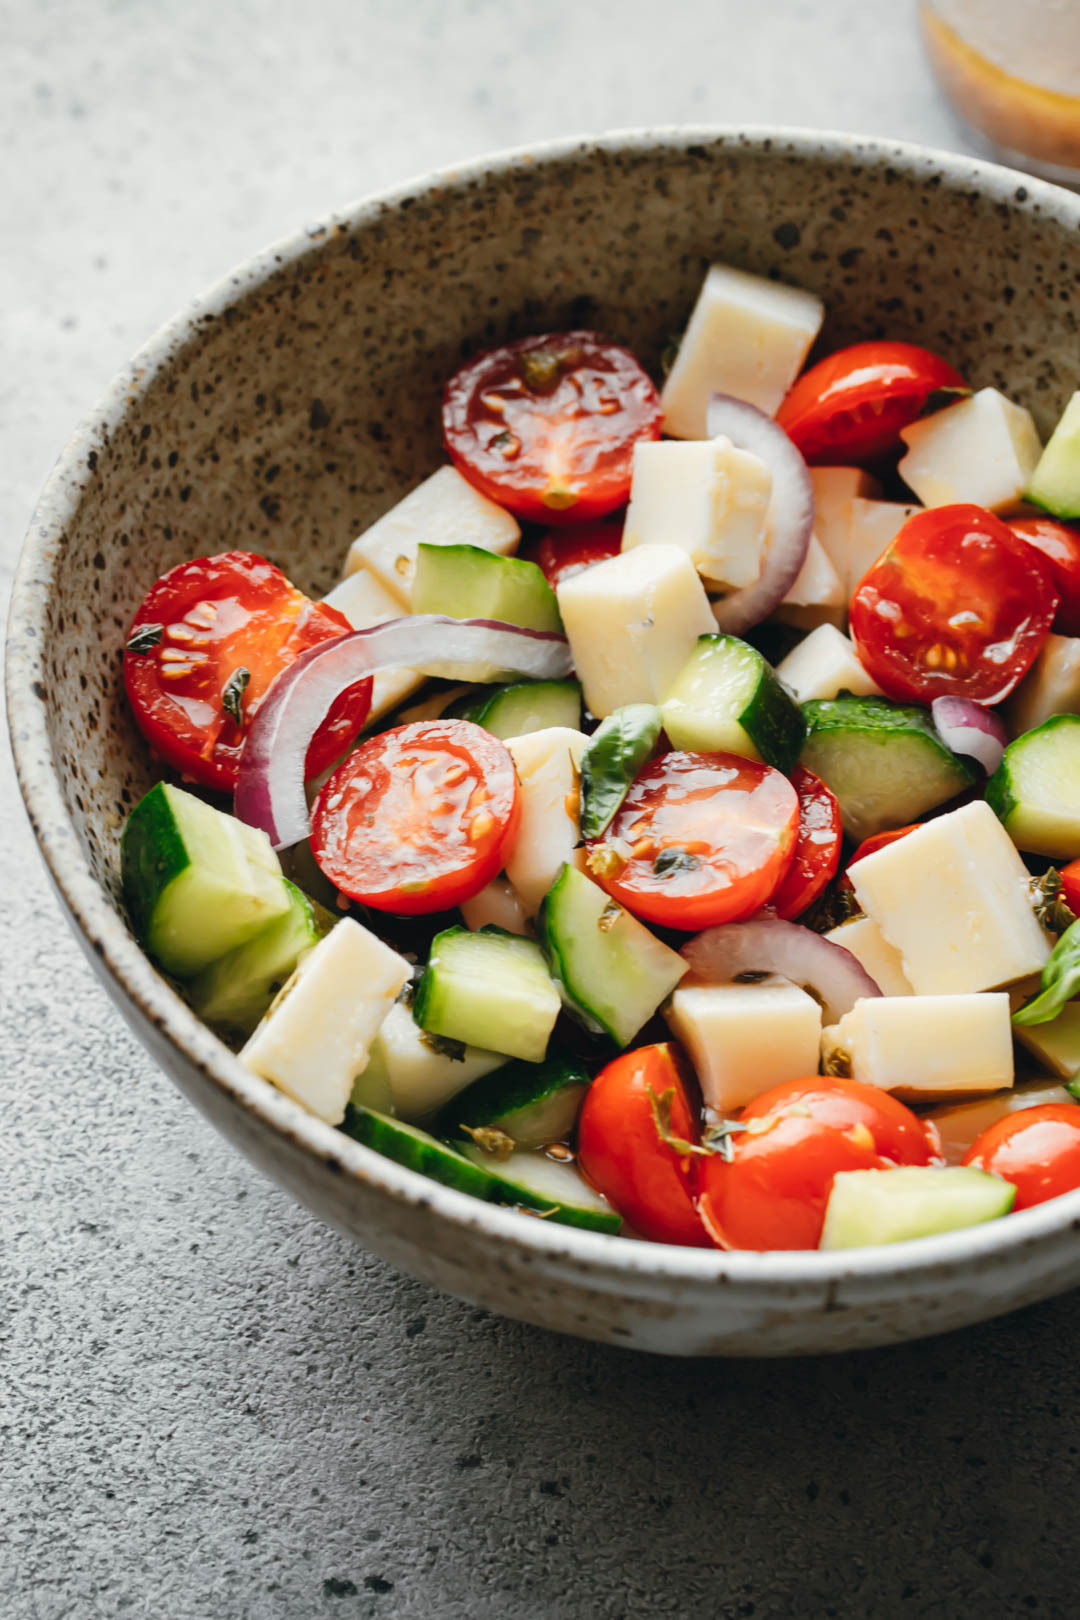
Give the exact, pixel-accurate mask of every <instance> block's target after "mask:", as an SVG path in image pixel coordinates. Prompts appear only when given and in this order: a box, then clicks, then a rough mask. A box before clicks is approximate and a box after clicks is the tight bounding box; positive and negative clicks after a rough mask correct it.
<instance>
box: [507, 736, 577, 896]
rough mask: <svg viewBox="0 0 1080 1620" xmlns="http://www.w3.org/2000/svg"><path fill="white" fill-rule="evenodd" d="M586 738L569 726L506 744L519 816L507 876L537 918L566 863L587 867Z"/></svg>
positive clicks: (516, 892)
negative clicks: (583, 813) (583, 809)
mask: <svg viewBox="0 0 1080 1620" xmlns="http://www.w3.org/2000/svg"><path fill="white" fill-rule="evenodd" d="M587 742H588V738H587V737H586V736H584V734H583V733H582V732H580V731H573V730H571V728H570V727H569V726H547V727H545V728H544V730H543V731H530V732H528V733H527V734H526V735H525V736H524V737H510V738H509V739H508V740H507V742H506V747H507V749H508V751H509V753H510V755H511V757H512V759H513V761H514V765H515V768H516V770H517V774H518V781H519V783H520V784H521V794H520V799H521V820H520V821H519V823H518V830H517V832H516V833H515V835H514V842H513V844H512V845H511V846H510V848H509V850H508V851H507V853H506V876H507V877H508V879H509V880H510V883H511V885H512V887H513V889H514V892H515V894H516V895H517V896H518V897H519V899H520V901H521V904H522V906H523V907H524V910H525V914H526V916H529V917H532V916H535V915H536V913H537V911H539V909H540V902H541V900H542V899H543V898H544V896H545V894H547V892H548V890H549V889H550V888H551V885H552V884H553V883H554V881H555V879H556V878H557V877H558V875H559V868H560V867H561V866H563V865H564V863H566V862H569V863H570V865H571V866H576V867H577V868H578V870H579V871H582V872H583V871H584V870H585V860H584V857H585V851H584V849H578V848H576V845H577V844H578V843H579V842H580V840H581V824H580V801H581V774H580V767H581V755H582V753H583V751H584V748H585V744H586V743H587Z"/></svg>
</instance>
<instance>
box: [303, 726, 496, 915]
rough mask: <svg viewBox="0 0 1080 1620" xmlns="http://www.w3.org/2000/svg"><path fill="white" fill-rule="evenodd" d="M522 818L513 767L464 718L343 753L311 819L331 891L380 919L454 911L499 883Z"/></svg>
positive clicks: (406, 730)
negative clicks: (390, 913)
mask: <svg viewBox="0 0 1080 1620" xmlns="http://www.w3.org/2000/svg"><path fill="white" fill-rule="evenodd" d="M519 815H520V805H519V798H518V782H517V775H516V773H515V771H514V762H513V760H512V759H511V758H510V755H509V754H508V753H507V751H506V749H505V748H504V747H503V745H502V743H501V742H500V741H499V740H498V738H497V737H493V736H492V735H491V733H490V732H488V731H484V730H483V728H482V727H481V726H474V725H473V724H472V722H471V721H468V720H432V721H427V722H424V721H421V722H417V723H415V724H413V725H410V726H395V727H393V729H392V730H390V731H384V732H381V733H380V734H379V735H378V736H376V737H372V738H370V739H369V741H367V742H365V743H362V744H361V746H360V747H359V748H358V749H357V750H356V751H355V753H352V754H350V755H349V757H348V759H347V760H345V762H344V764H342V765H340V766H339V767H338V769H337V770H336V771H335V772H334V774H333V776H331V777H330V779H329V781H328V782H327V783H326V784H325V786H324V787H323V788H322V790H321V792H320V793H319V796H318V798H317V799H316V800H315V804H314V805H313V807H312V812H311V848H312V852H313V854H314V856H315V859H316V861H317V862H318V864H319V866H320V867H321V869H322V870H323V872H325V874H326V876H327V877H328V878H329V879H330V881H331V883H333V884H334V886H335V887H336V888H338V889H340V890H341V892H342V893H343V894H347V895H348V896H349V898H350V899H352V900H358V901H360V902H361V904H363V905H366V906H374V907H375V909H376V910H378V911H395V912H398V913H399V914H400V915H402V916H417V915H419V914H421V913H423V912H428V911H442V910H444V909H445V908H446V907H448V906H457V905H460V904H461V902H462V901H463V900H468V899H470V898H471V897H472V896H473V895H474V894H478V893H479V891H480V890H481V889H482V888H483V887H484V885H485V884H486V883H490V881H491V879H492V878H493V877H495V876H497V874H498V872H499V871H500V869H501V867H502V864H503V851H504V850H505V848H506V845H507V843H508V842H509V840H510V839H511V838H512V837H513V835H514V832H515V830H516V828H517V824H518V819H519Z"/></svg>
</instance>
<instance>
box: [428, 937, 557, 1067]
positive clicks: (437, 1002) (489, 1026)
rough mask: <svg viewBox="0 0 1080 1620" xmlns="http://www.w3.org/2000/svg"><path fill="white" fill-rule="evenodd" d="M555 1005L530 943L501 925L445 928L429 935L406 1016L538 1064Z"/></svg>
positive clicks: (468, 1041) (550, 985) (540, 957)
mask: <svg viewBox="0 0 1080 1620" xmlns="http://www.w3.org/2000/svg"><path fill="white" fill-rule="evenodd" d="M559 1007H560V1002H559V992H558V990H557V989H556V987H555V985H554V984H553V983H552V982H551V977H550V975H549V973H548V971H547V968H546V967H545V965H544V956H543V953H542V951H541V950H540V947H539V945H537V944H536V943H535V941H533V940H531V939H523V938H522V937H521V936H520V935H518V934H508V933H507V932H506V931H505V930H504V929H502V928H481V929H479V930H477V932H476V933H470V932H469V930H468V929H467V928H447V929H444V930H443V932H442V933H441V934H436V936H435V938H434V940H433V941H432V944H431V954H430V956H429V958H428V965H427V967H426V968H425V969H424V974H423V977H422V978H421V980H420V983H419V984H418V986H417V989H416V999H415V1000H414V1002H413V1017H414V1018H415V1019H416V1022H417V1023H418V1024H419V1025H420V1026H421V1028H422V1029H426V1030H430V1031H431V1032H432V1033H433V1034H436V1035H445V1036H448V1037H449V1038H450V1039H451V1040H455V1041H464V1042H465V1044H466V1045H467V1046H480V1047H483V1048H484V1049H485V1050H487V1051H493V1052H505V1053H506V1055H507V1056H508V1057H517V1058H524V1059H525V1061H526V1062H527V1063H539V1062H540V1060H541V1058H542V1057H543V1056H544V1054H545V1052H546V1051H547V1043H548V1037H549V1036H550V1034H551V1031H552V1030H553V1029H554V1027H555V1020H556V1018H558V1016H559Z"/></svg>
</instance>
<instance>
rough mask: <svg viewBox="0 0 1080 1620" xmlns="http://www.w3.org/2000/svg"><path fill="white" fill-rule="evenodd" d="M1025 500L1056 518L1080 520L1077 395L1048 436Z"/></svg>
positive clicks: (1079, 400) (1079, 409) (1079, 407)
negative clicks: (1047, 442)
mask: <svg viewBox="0 0 1080 1620" xmlns="http://www.w3.org/2000/svg"><path fill="white" fill-rule="evenodd" d="M1027 498H1028V500H1029V501H1034V502H1035V504H1036V506H1041V507H1043V508H1044V509H1045V510H1046V511H1047V512H1052V513H1053V514H1054V516H1055V517H1059V518H1080V392H1077V393H1075V394H1074V395H1073V397H1072V399H1070V401H1069V403H1068V404H1067V405H1066V407H1065V414H1064V415H1063V416H1062V418H1061V421H1060V422H1059V423H1058V425H1057V427H1056V428H1055V429H1054V431H1053V433H1052V434H1051V435H1050V442H1049V444H1048V445H1047V446H1046V449H1045V450H1044V451H1043V453H1042V455H1041V456H1040V457H1039V461H1038V464H1037V466H1036V468H1035V471H1034V472H1033V473H1032V475H1031V483H1030V484H1029V485H1028V490H1027Z"/></svg>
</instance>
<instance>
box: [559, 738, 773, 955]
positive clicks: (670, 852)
mask: <svg viewBox="0 0 1080 1620" xmlns="http://www.w3.org/2000/svg"><path fill="white" fill-rule="evenodd" d="M798 827H799V798H798V794H797V793H796V792H795V789H794V788H793V787H792V785H791V783H790V782H789V781H788V779H787V777H786V776H782V775H781V774H780V772H779V771H775V770H773V768H772V766H771V765H762V764H760V763H759V762H758V761H756V760H749V759H742V758H740V757H739V756H738V755H736V754H695V753H688V752H684V751H682V750H681V749H672V750H671V751H670V752H669V753H667V754H661V755H659V756H658V757H657V758H655V759H653V760H651V761H650V762H649V763H648V764H647V765H646V766H644V768H643V769H642V770H640V771H639V772H638V774H637V776H636V777H635V778H634V780H633V782H632V783H631V784H630V789H629V792H628V793H627V795H626V798H625V799H624V800H623V802H622V804H621V806H620V807H619V809H618V810H617V811H616V813H615V818H614V820H613V821H612V823H611V826H610V827H609V828H608V830H607V832H606V833H604V835H603V837H602V838H599V839H593V840H592V842H591V843H590V844H589V846H588V848H589V853H588V855H587V857H586V863H587V865H588V868H589V871H590V872H591V873H592V874H593V876H594V877H595V878H596V880H597V882H598V883H600V884H601V885H602V886H603V887H604V888H605V889H606V890H607V891H608V893H609V894H611V895H613V896H614V898H615V899H616V900H618V901H620V902H621V903H622V904H623V905H624V906H626V907H628V908H629V910H630V911H632V912H634V913H635V914H636V915H637V916H639V917H644V918H645V919H646V920H648V921H650V922H656V923H661V924H665V925H666V926H668V927H670V928H684V929H696V928H708V927H710V926H711V925H712V924H714V923H722V922H737V921H739V920H740V919H741V918H743V917H749V916H751V915H752V914H753V913H754V912H755V911H757V910H758V909H759V907H761V906H763V905H764V904H765V903H766V901H767V900H768V899H769V898H770V897H771V895H772V894H773V891H774V890H775V889H776V886H777V884H778V883H779V881H780V879H781V878H782V877H783V875H784V873H785V872H786V871H787V869H788V866H789V865H790V864H791V857H792V851H793V850H794V848H795V840H796V836H797V833H798Z"/></svg>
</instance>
